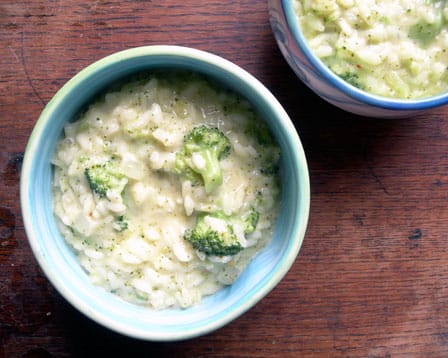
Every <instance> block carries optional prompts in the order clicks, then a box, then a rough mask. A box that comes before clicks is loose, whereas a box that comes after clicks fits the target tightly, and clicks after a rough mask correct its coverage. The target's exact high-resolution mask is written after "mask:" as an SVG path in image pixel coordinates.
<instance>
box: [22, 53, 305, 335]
mask: <svg viewBox="0 0 448 358" xmlns="http://www.w3.org/2000/svg"><path fill="white" fill-rule="evenodd" d="M152 55H156V56H165V57H166V56H169V57H173V58H179V57H180V58H183V59H188V60H189V61H197V62H199V63H201V64H207V65H209V66H211V67H213V68H214V69H216V70H217V71H220V72H223V73H226V74H229V75H232V76H235V77H237V78H239V80H240V81H243V82H244V83H246V84H248V86H249V87H250V88H251V89H252V90H253V91H254V93H255V96H256V97H259V98H261V99H263V101H264V102H265V103H267V104H269V106H270V107H271V108H272V109H273V111H275V113H276V114H277V119H278V120H279V122H281V125H282V128H283V129H282V131H284V132H285V133H286V132H289V133H290V134H288V140H289V141H290V143H289V144H288V146H291V147H292V148H294V149H295V150H296V152H295V153H294V157H295V162H296V163H297V165H298V168H300V169H301V170H300V171H299V173H297V182H298V183H300V188H299V189H298V190H299V192H300V196H299V198H298V200H297V203H296V204H295V208H296V210H299V209H300V214H301V215H300V216H299V215H298V213H296V219H295V220H294V230H295V231H294V234H295V235H294V237H291V239H290V240H289V241H288V244H287V245H286V246H287V247H286V249H285V253H284V254H282V258H281V260H280V262H279V263H278V265H277V266H276V270H275V272H274V273H272V274H271V275H270V276H269V277H268V278H267V279H266V284H264V285H262V287H258V286H256V287H255V288H254V294H253V295H252V296H251V297H250V299H247V300H244V302H242V303H239V304H238V305H236V308H233V306H232V310H231V311H230V312H227V313H226V314H221V315H219V317H218V319H216V320H207V322H206V324H205V325H202V326H199V327H197V326H194V325H193V326H194V327H191V328H190V329H189V330H184V331H181V332H169V333H167V332H162V333H158V332H156V331H151V330H149V331H142V330H138V329H135V330H134V329H132V327H131V328H130V327H127V326H126V325H123V324H122V322H117V321H114V320H112V319H111V318H109V317H104V315H103V316H102V315H100V314H98V313H97V312H94V311H92V310H91V309H90V308H89V306H88V304H86V303H85V302H80V300H79V299H77V296H76V295H74V294H73V293H72V292H69V291H68V290H67V289H66V287H65V286H64V284H63V283H62V282H61V279H60V277H58V276H59V274H58V273H55V272H52V270H51V269H50V267H49V264H48V263H47V258H46V257H45V255H44V254H43V252H42V250H41V249H40V247H39V241H40V240H41V239H39V235H38V232H37V231H36V229H35V228H34V227H33V225H32V221H33V220H32V219H33V215H34V214H33V210H32V208H31V205H30V203H29V200H28V198H29V193H31V191H32V187H33V182H32V174H33V173H32V165H33V161H34V160H35V159H36V158H38V153H37V150H36V148H37V145H38V141H39V140H42V139H41V136H42V133H43V131H44V129H45V127H46V126H50V119H51V113H52V112H53V111H54V110H55V109H56V108H58V106H61V103H62V102H63V100H64V97H65V96H66V95H67V93H69V92H70V91H71V90H73V89H74V88H76V87H77V86H78V85H79V84H80V83H82V82H83V81H85V80H86V79H88V78H90V77H92V76H94V74H95V73H97V72H98V71H101V70H102V69H103V68H104V67H108V66H113V65H116V64H117V63H124V62H125V61H127V60H132V59H135V58H136V57H144V58H146V57H148V56H152ZM20 204H21V210H22V218H23V222H24V228H25V233H26V236H27V240H28V242H29V245H30V247H31V249H32V252H33V254H34V257H35V258H36V260H37V261H38V264H39V266H40V267H41V268H42V270H43V272H44V273H45V275H46V277H47V278H48V279H49V281H50V282H51V283H52V284H53V286H54V287H55V288H56V290H57V291H58V292H59V293H60V294H61V295H62V296H63V297H64V298H65V299H66V300H67V301H68V302H69V303H70V304H71V305H72V306H74V307H75V308H77V309H78V311H80V312H81V313H83V314H84V315H86V316H87V317H89V318H90V319H92V320H93V321H96V322H97V323H99V324H101V325H102V326H105V327H107V328H109V329H111V330H113V331H115V332H118V333H121V334H124V335H127V336H130V337H134V338H138V339H144V340H152V341H174V340H182V339H187V338H193V337H196V336H200V335H204V334H207V333H209V332H212V331H214V330H216V329H218V328H221V327H223V326H224V325H226V324H227V323H229V322H231V321H232V320H234V319H236V318H238V317H239V316H240V315H242V314H243V313H244V312H246V311H247V310H249V309H250V308H252V307H253V306H254V305H255V304H256V303H257V302H258V301H260V300H261V299H262V298H263V297H265V296H266V295H267V294H268V293H269V292H270V291H271V290H272V289H273V288H274V287H275V286H276V285H277V284H278V283H279V282H280V281H281V280H282V278H283V277H284V276H285V275H286V273H287V272H288V271H289V269H290V268H291V266H292V265H293V263H294V261H295V259H296V257H297V255H298V253H299V251H300V248H301V245H302V242H303V240H304V236H305V232H306V229H307V224H308V217H309V208H310V182H309V171H308V166H307V161H306V157H305V153H304V150H303V147H302V143H301V141H300V139H299V136H298V134H297V131H296V129H295V127H294V125H293V124H292V122H291V120H290V118H289V116H288V114H287V113H286V111H285V110H284V109H283V107H282V106H281V104H280V103H279V102H278V100H277V99H276V98H275V97H274V95H273V94H272V93H271V92H270V91H269V90H268V89H267V88H266V87H265V86H264V85H263V84H262V83H261V82H260V81H259V80H257V79H256V78H255V77H254V76H252V75H251V74H249V73H248V72H247V71H246V70H244V69H242V68H241V67H239V66H238V65H236V64H234V63H232V62H230V61H228V60H226V59H224V58H222V57H220V56H218V55H215V54H212V53H210V52H206V51H203V50H198V49H194V48H191V47H185V46H176V45H150V46H141V47H134V48H129V49H126V50H122V51H118V52H115V53H113V54H110V55H108V56H106V57H103V58H101V59H99V60H97V61H95V62H93V63H91V64H90V65H88V66H87V67H85V68H84V69H82V70H81V71H79V72H78V73H77V74H75V75H74V76H73V77H72V78H71V79H70V80H68V81H67V82H66V83H65V84H64V85H63V86H62V87H61V88H60V89H59V90H58V91H57V92H56V94H55V95H54V96H53V97H52V99H51V100H50V101H49V102H48V104H47V105H46V106H45V108H44V109H43V111H42V112H41V114H40V116H39V118H38V120H37V122H36V123H35V126H34V128H33V130H32V133H31V135H30V137H29V140H28V143H27V146H26V149H25V153H24V159H23V164H22V169H21V178H20Z"/></svg>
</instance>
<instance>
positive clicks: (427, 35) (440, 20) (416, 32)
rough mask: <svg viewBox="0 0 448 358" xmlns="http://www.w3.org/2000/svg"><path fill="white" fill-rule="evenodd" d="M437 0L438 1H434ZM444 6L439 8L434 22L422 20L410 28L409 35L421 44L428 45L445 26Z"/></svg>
mask: <svg viewBox="0 0 448 358" xmlns="http://www.w3.org/2000/svg"><path fill="white" fill-rule="evenodd" d="M434 2H437V1H434ZM441 9H442V7H438V8H437V14H436V16H437V17H436V19H435V21H433V22H428V21H426V20H421V21H419V22H417V23H416V24H414V25H412V26H411V27H410V28H409V33H408V36H409V37H410V38H411V39H413V40H415V41H417V42H418V43H420V45H421V46H423V47H426V46H428V45H429V44H430V43H431V42H432V41H433V40H434V38H435V37H436V36H437V35H438V34H439V33H440V32H441V31H442V29H443V27H444V26H445V21H444V17H443V14H442V10H441Z"/></svg>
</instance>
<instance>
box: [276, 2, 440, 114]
mask: <svg viewBox="0 0 448 358" xmlns="http://www.w3.org/2000/svg"><path fill="white" fill-rule="evenodd" d="M268 6H269V16H270V23H271V27H272V31H273V33H274V36H275V39H276V41H277V44H278V46H279V48H280V51H281V53H282V54H283V56H284V58H285V59H286V61H287V62H288V64H289V66H290V67H291V68H292V70H293V71H294V72H295V74H296V75H297V76H298V77H299V78H300V80H301V81H302V82H303V83H305V84H306V85H307V86H308V87H309V88H310V89H311V90H312V91H314V92H315V93H316V94H317V95H318V96H320V97H321V98H323V99H324V100H326V101H327V102H329V103H331V104H333V105H335V106H337V107H339V108H341V109H343V110H345V111H348V112H351V113H354V114H358V115H361V116H366V117H376V118H403V117H412V116H415V115H417V114H420V113H422V112H424V111H427V110H431V109H433V108H436V107H439V106H442V105H445V104H448V92H445V93H442V94H440V95H437V96H432V97H427V98H423V99H415V100H406V99H404V100H401V99H392V98H386V97H381V96H376V95H373V94H370V93H368V92H365V91H362V90H359V89H357V88H355V87H353V86H351V85H350V84H348V83H347V82H346V81H344V80H342V79H341V78H340V77H339V76H337V75H335V74H334V73H333V72H332V71H331V70H330V69H329V68H328V67H327V66H326V65H325V64H324V63H323V62H322V61H321V60H320V59H319V58H318V57H316V56H315V55H314V53H313V52H312V50H311V49H310V47H309V46H308V43H307V41H306V39H305V37H304V35H303V33H302V31H301V29H300V25H299V23H298V21H297V19H296V15H295V13H294V8H293V0H268Z"/></svg>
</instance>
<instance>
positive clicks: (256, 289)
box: [20, 46, 310, 341]
mask: <svg viewBox="0 0 448 358" xmlns="http://www.w3.org/2000/svg"><path fill="white" fill-rule="evenodd" d="M156 68H170V69H174V68H175V69H184V70H185V69H186V70H191V71H196V72H198V73H201V74H202V75H205V76H208V77H209V78H211V79H213V80H215V81H217V82H219V83H221V84H222V85H223V86H225V87H228V88H229V89H232V90H234V91H236V92H238V93H240V94H241V95H243V96H244V97H246V98H247V99H248V100H249V101H250V102H251V103H252V105H253V106H254V107H255V108H256V109H257V110H258V111H259V112H260V113H262V114H263V117H264V118H265V119H266V121H267V123H268V125H269V127H270V128H271V130H272V132H273V134H274V136H275V137H276V139H277V141H278V142H279V144H280V147H281V151H282V157H281V172H282V177H281V188H282V195H281V211H280V215H279V217H278V220H277V223H276V227H275V232H274V236H273V238H272V240H271V242H270V243H269V245H268V246H267V247H266V248H265V249H264V250H262V251H261V252H260V253H259V254H258V255H257V256H256V257H255V258H254V259H253V260H252V261H251V262H250V264H249V265H248V267H247V268H246V269H245V270H244V272H242V274H241V276H240V277H239V278H238V279H237V281H236V282H235V283H234V284H232V285H230V286H227V287H225V288H223V289H221V290H220V291H218V292H217V293H216V294H213V295H211V296H208V297H206V298H205V299H203V300H202V301H201V303H200V304H197V305H195V306H192V307H190V308H186V309H166V310H161V311H155V310H151V309H148V308H146V307H142V306H139V305H135V304H132V303H128V302H125V301H124V300H122V299H120V298H118V297H117V296H116V295H114V294H112V293H109V292H106V291H105V290H103V289H100V288H98V287H96V286H94V285H92V284H91V282H90V281H89V278H88V277H87V275H86V273H85V272H84V271H83V269H82V268H81V267H80V265H79V263H78V261H77V258H76V256H75V255H74V253H73V251H72V250H71V249H70V248H69V247H68V246H67V244H66V243H65V241H64V239H63V238H62V237H61V234H60V233H59V231H58V228H57V225H56V223H55V218H54V216H53V212H52V195H51V185H52V165H51V163H50V161H51V158H52V155H53V152H54V150H55V144H56V142H57V141H58V139H59V138H60V136H61V132H62V129H63V126H64V124H65V123H66V122H67V121H69V120H71V119H72V118H75V117H76V114H77V113H78V112H79V111H80V110H81V109H82V108H84V107H85V106H86V105H87V104H88V103H89V102H90V101H92V99H93V98H94V97H95V96H96V95H97V94H98V93H99V92H100V91H102V90H105V89H106V88H108V86H110V85H111V84H112V83H115V82H116V81H117V80H121V79H124V78H126V77H128V76H130V75H132V74H135V73H137V72H141V71H142V70H149V69H156ZM20 190H21V191H20V193H21V207H22V214H23V220H24V225H25V229H26V234H27V237H28V240H29V244H30V246H31V249H32V251H33V253H34V255H35V257H36V259H37V262H38V263H39V265H40V266H41V268H42V270H43V272H44V273H45V275H46V276H47V277H48V279H49V281H50V282H51V283H52V284H53V285H54V287H55V288H56V289H57V290H58V291H59V293H60V294H61V295H62V296H63V297H65V299H66V300H67V301H68V302H69V303H71V304H72V305H73V306H74V307H75V308H76V309H78V310H79V311H80V312H82V313H83V314H85V315H86V316H87V317H89V318H91V319H92V320H94V321H96V322H97V323H99V324H101V325H103V326H105V327H108V328H109V329H111V330H114V331H116V332H119V333H122V334H124V335H127V336H130V337H135V338H139V339H144V340H153V341H170V340H181V339H186V338H191V337H195V336H199V335H203V334H206V333H209V332H211V331H213V330H215V329H218V328H220V327H222V326H224V325H225V324H227V323H228V322H230V321H232V320H234V319H235V318H237V317H238V316H240V315H241V314H243V313H244V312H245V311H247V310H249V309H250V308H251V307H252V306H254V305H255V304H256V303H257V302H258V301H260V300H261V299H262V298H263V297H264V296H265V295H266V294H267V293H268V292H270V291H271V290H272V289H273V288H274V287H275V286H276V285H277V284H278V283H279V281H280V280H281V279H282V278H283V276H284V275H285V274H286V273H287V271H288V270H289V269H290V267H291V265H292V264H293V262H294V260H295V259H296V256H297V254H298V252H299V249H300V247H301V244H302V240H303V238H304V234H305V229H306V226H307V219H308V211H309V203H310V191H309V177H308V169H307V163H306V159H305V155H304V152H303V148H302V145H301V142H300V139H299V137H298V135H297V132H296V130H295V127H294V125H293V124H292V122H291V120H290V118H289V117H288V115H287V113H286V112H285V111H284V109H283V108H282V106H281V105H280V104H279V102H278V101H277V100H276V99H275V98H274V97H273V95H272V94H271V93H270V92H269V91H268V90H267V89H266V88H265V87H264V86H263V85H262V84H261V83H260V82H259V81H258V80H256V79H255V78H254V77H253V76H251V75H250V74H249V73H248V72H246V71H245V70H243V69H241V68H240V67H238V66H236V65H235V64H233V63H231V62H229V61H227V60H225V59H223V58H221V57H218V56H216V55H213V54H210V53H207V52H203V51H199V50H195V49H191V48H186V47H178V46H147V47H138V48H132V49H129V50H125V51H122V52H118V53H115V54H112V55H110V56H108V57H105V58H103V59H101V60H99V61H97V62H95V63H93V64H91V65H90V66H88V67H87V68H85V69H83V70H82V71H81V72H79V73H78V74H77V75H75V76H74V77H73V78H72V79H71V80H69V81H68V82H67V83H66V84H65V85H64V86H63V87H62V88H61V89H60V90H59V91H58V92H57V93H56V95H55V96H54V97H53V99H52V100H51V101H50V102H49V103H48V105H47V106H46V107H45V109H44V110H43V112H42V113H41V115H40V118H39V119H38V121H37V123H36V125H35V127H34V129H33V131H32V134H31V136H30V138H29V142H28V145H27V148H26V152H25V156H24V161H23V167H22V174H21V187H20Z"/></svg>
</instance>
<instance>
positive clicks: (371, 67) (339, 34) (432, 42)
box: [293, 0, 448, 99]
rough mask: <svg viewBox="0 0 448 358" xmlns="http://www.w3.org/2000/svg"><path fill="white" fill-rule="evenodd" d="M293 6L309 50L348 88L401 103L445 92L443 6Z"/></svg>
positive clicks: (428, 0) (377, 2) (306, 1)
mask: <svg viewBox="0 0 448 358" xmlns="http://www.w3.org/2000/svg"><path fill="white" fill-rule="evenodd" d="M293 1H294V8H295V12H296V15H297V17H298V20H299V23H300V25H301V28H302V31H303V33H304V36H305V38H306V39H307V40H308V43H309V45H310V47H311V49H312V50H313V51H314V53H315V54H316V55H317V56H318V57H319V58H320V59H321V60H322V61H323V62H324V63H325V64H326V65H327V66H328V67H329V68H330V69H331V70H332V71H333V72H334V73H336V74H337V75H339V76H340V77H341V78H343V79H344V80H346V81H347V82H349V83H350V84H352V85H353V86H355V87H358V88H360V89H362V90H365V91H367V92H370V93H373V94H377V95H380V96H385V97H392V98H403V99H415V98H424V97H428V96H432V95H436V94H438V93H442V92H444V91H446V90H447V89H448V70H447V68H448V29H447V23H448V2H446V1H443V0H365V1H354V0H322V1H316V0H293Z"/></svg>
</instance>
